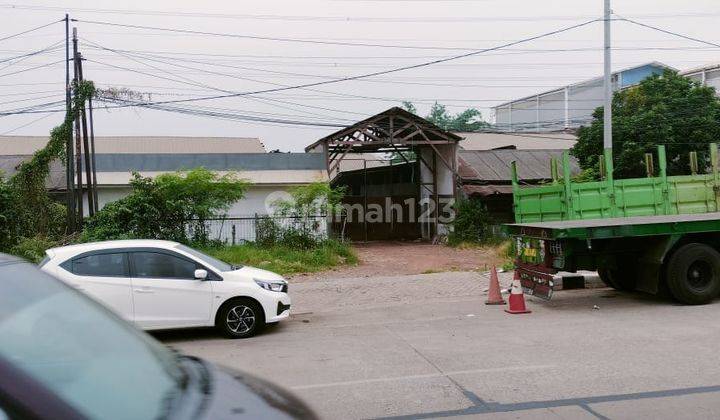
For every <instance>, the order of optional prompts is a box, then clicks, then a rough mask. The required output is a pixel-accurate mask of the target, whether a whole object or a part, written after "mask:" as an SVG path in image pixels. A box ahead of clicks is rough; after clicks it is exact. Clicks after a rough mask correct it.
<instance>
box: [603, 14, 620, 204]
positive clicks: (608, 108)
mask: <svg viewBox="0 0 720 420" xmlns="http://www.w3.org/2000/svg"><path fill="white" fill-rule="evenodd" d="M611 14H612V11H611V10H610V0H605V13H604V16H605V21H604V23H605V25H604V32H605V48H604V50H605V74H604V76H605V77H604V85H605V86H604V88H605V89H604V90H605V109H604V112H603V149H604V150H603V158H604V159H603V160H604V161H605V181H606V182H607V195H608V198H609V199H610V215H611V217H615V216H616V215H617V207H616V202H615V181H614V177H613V153H612V147H613V146H612V96H613V89H612V67H611V65H610V56H611V54H610V23H611V22H610V15H611Z"/></svg>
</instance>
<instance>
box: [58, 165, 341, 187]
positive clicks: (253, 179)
mask: <svg viewBox="0 0 720 420" xmlns="http://www.w3.org/2000/svg"><path fill="white" fill-rule="evenodd" d="M230 172H232V173H234V174H236V175H237V177H238V178H241V179H245V180H247V181H248V182H250V183H251V184H253V185H302V184H309V183H312V182H318V181H327V180H328V176H327V171H324V170H317V169H304V170H273V171H215V173H217V174H218V175H220V176H222V175H225V174H228V173H230ZM138 173H139V174H140V175H142V176H144V177H151V178H153V177H156V176H158V175H161V174H164V173H167V171H157V172H156V171H140V172H138ZM130 179H132V173H130V172H126V171H123V172H98V174H97V182H98V185H100V186H124V185H129V184H130ZM84 180H85V173H84V172H83V182H85V181H84ZM63 182H64V178H63ZM63 188H64V187H63Z"/></svg>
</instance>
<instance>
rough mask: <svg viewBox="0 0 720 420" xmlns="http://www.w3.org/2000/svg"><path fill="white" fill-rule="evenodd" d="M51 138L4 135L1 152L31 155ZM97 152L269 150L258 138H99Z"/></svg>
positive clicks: (97, 139) (0, 137) (0, 146)
mask: <svg viewBox="0 0 720 420" xmlns="http://www.w3.org/2000/svg"><path fill="white" fill-rule="evenodd" d="M48 140H49V137H47V136H0V155H30V154H33V153H35V151H37V150H39V149H40V148H42V147H45V145H46V144H47V142H48ZM95 152H96V153H129V154H142V153H265V152H266V150H265V145H263V144H262V142H261V141H260V139H258V138H249V137H170V136H137V137H122V136H102V137H95Z"/></svg>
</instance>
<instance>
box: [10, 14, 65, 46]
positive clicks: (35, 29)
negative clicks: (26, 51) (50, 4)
mask: <svg viewBox="0 0 720 420" xmlns="http://www.w3.org/2000/svg"><path fill="white" fill-rule="evenodd" d="M64 20H65V19H60V20H54V21H52V22H50V23H46V24H45V25H41V26H37V27H35V28H31V29H28V30H25V31H22V32H18V33H16V34H12V35H8V36H6V37H3V38H0V41H5V40H7V39H10V38H15V37H16V36H20V35H24V34H27V33H30V32H34V31H37V30H39V29H42V28H47V27H48V26H50V25H54V24H56V23H59V22H63V21H64Z"/></svg>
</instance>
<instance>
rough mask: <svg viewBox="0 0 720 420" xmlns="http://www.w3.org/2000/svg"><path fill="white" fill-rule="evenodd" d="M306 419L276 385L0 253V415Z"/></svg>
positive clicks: (300, 406) (309, 414) (310, 416)
mask: <svg viewBox="0 0 720 420" xmlns="http://www.w3.org/2000/svg"><path fill="white" fill-rule="evenodd" d="M288 418H298V419H314V418H315V415H314V414H313V413H312V411H311V410H310V409H309V408H308V407H307V406H305V404H303V403H302V402H300V401H299V400H298V399H296V398H295V397H293V396H292V395H290V394H289V393H287V392H286V391H284V390H282V389H280V388H278V387H277V386H275V385H272V384H270V383H268V382H265V381H263V380H261V379H258V378H255V377H253V376H251V375H248V374H245V373H240V372H231V371H228V370H226V369H222V368H218V367H217V366H214V365H212V364H210V363H208V362H205V361H203V360H201V359H198V358H194V357H188V356H181V355H178V354H177V353H175V352H173V351H172V350H170V349H168V348H167V347H165V346H164V345H162V344H160V343H159V342H157V341H155V340H154V339H153V338H151V337H150V336H148V335H147V334H145V333H143V332H142V331H139V330H137V329H136V328H135V327H133V326H132V325H130V324H128V323H127V322H125V321H123V320H121V319H120V318H118V317H117V316H115V315H114V314H112V313H110V312H109V311H108V310H106V309H105V308H103V307H102V306H100V304H98V303H96V302H94V301H92V300H91V299H89V298H87V297H85V296H84V295H82V294H81V293H79V292H77V291H75V290H73V289H72V288H70V287H68V286H66V285H65V284H63V283H62V282H60V281H59V280H56V279H54V278H53V277H51V276H49V275H48V274H45V273H43V272H41V271H40V270H38V269H37V268H36V267H35V266H33V265H32V264H30V263H27V262H25V261H22V260H19V259H17V258H14V257H11V256H8V255H4V254H0V420H4V419H103V420H113V419H133V420H140V419H288Z"/></svg>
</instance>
